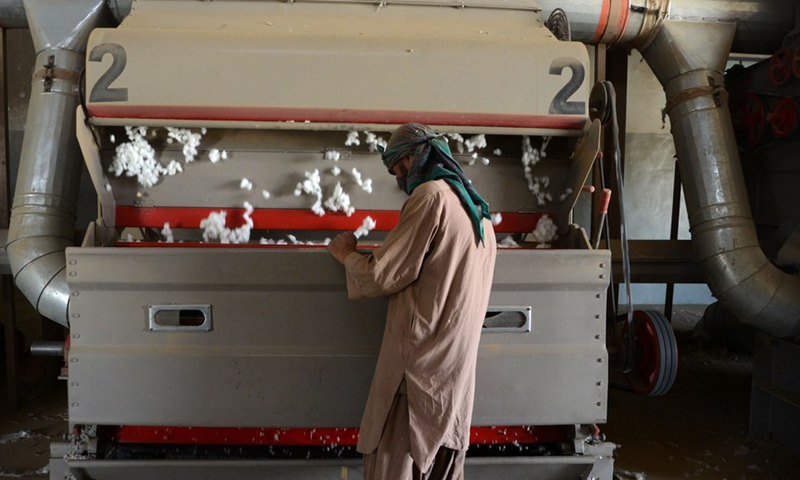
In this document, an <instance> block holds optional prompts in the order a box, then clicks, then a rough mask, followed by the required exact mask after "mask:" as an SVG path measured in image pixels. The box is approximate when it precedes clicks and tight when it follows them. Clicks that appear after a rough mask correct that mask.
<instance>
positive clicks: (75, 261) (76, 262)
mask: <svg viewBox="0 0 800 480" xmlns="http://www.w3.org/2000/svg"><path fill="white" fill-rule="evenodd" d="M69 264H70V265H77V264H78V261H77V260H70V261H69Z"/></svg>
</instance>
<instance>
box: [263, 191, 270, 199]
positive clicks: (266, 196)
mask: <svg viewBox="0 0 800 480" xmlns="http://www.w3.org/2000/svg"><path fill="white" fill-rule="evenodd" d="M261 196H262V197H264V200H269V192H268V191H266V190H261Z"/></svg>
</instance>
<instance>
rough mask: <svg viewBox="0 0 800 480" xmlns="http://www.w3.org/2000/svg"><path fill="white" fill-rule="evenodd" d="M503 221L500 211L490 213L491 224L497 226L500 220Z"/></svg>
mask: <svg viewBox="0 0 800 480" xmlns="http://www.w3.org/2000/svg"><path fill="white" fill-rule="evenodd" d="M502 221H503V215H502V214H500V212H497V213H493V214H492V225H494V226H497V225H500V222H502Z"/></svg>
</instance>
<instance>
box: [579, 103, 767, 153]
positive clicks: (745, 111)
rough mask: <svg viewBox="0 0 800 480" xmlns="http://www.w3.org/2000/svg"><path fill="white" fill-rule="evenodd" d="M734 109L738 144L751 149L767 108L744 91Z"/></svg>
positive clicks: (761, 130) (761, 136) (757, 139)
mask: <svg viewBox="0 0 800 480" xmlns="http://www.w3.org/2000/svg"><path fill="white" fill-rule="evenodd" d="M590 98H591V97H590ZM734 111H735V112H736V113H735V114H734V118H733V123H734V125H733V128H734V130H735V133H736V139H737V140H738V142H739V146H741V147H742V149H743V150H744V151H750V150H753V149H754V148H756V146H758V145H759V144H760V143H761V142H762V141H763V140H764V132H765V131H766V125H767V108H766V106H765V105H764V101H763V100H762V98H761V97H760V96H759V95H758V94H756V93H753V92H745V93H744V94H742V96H741V97H740V99H739V101H738V102H737V104H736V107H735V108H734Z"/></svg>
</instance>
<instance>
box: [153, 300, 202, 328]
mask: <svg viewBox="0 0 800 480" xmlns="http://www.w3.org/2000/svg"><path fill="white" fill-rule="evenodd" d="M148 317H149V320H150V330H151V331H154V332H165V331H166V332H175V331H178V332H209V331H211V305H150V307H149V315H148Z"/></svg>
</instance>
